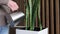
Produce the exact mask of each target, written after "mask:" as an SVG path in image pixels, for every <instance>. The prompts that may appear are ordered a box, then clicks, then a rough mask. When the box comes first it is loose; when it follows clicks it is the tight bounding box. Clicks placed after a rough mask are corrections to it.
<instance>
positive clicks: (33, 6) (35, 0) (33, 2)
mask: <svg viewBox="0 0 60 34" xmlns="http://www.w3.org/2000/svg"><path fill="white" fill-rule="evenodd" d="M37 15H38V22H39V25H40V30H42V23H41V20H40V0H28V1H27V3H26V29H28V27H30V30H34V27H35V26H34V25H35V22H36V17H37ZM28 24H29V25H28Z"/></svg>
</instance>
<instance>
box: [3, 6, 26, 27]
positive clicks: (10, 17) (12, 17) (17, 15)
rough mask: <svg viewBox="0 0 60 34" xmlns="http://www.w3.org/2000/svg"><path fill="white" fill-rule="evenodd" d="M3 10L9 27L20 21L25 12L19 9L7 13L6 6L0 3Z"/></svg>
mask: <svg viewBox="0 0 60 34" xmlns="http://www.w3.org/2000/svg"><path fill="white" fill-rule="evenodd" d="M2 6H3V8H4V10H5V11H6V18H7V19H6V22H7V23H8V25H9V26H10V27H14V25H15V24H16V23H17V24H18V23H20V21H23V20H24V16H25V14H24V13H23V12H21V11H16V12H14V13H11V14H9V13H8V11H9V10H8V9H7V8H8V7H7V6H6V5H2ZM6 7H7V8H6Z"/></svg>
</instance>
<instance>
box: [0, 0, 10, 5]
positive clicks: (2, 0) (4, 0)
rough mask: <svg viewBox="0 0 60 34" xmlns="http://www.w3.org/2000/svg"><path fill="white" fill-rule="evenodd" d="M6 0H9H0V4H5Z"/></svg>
mask: <svg viewBox="0 0 60 34" xmlns="http://www.w3.org/2000/svg"><path fill="white" fill-rule="evenodd" d="M8 2H9V0H0V5H2V4H7V3H8Z"/></svg>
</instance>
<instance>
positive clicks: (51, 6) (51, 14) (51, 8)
mask: <svg viewBox="0 0 60 34" xmlns="http://www.w3.org/2000/svg"><path fill="white" fill-rule="evenodd" d="M50 23H51V24H50V26H51V34H54V0H50Z"/></svg>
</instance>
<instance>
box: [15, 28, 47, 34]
mask: <svg viewBox="0 0 60 34" xmlns="http://www.w3.org/2000/svg"><path fill="white" fill-rule="evenodd" d="M16 34H48V28H46V29H44V30H41V31H29V30H20V29H16Z"/></svg>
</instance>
